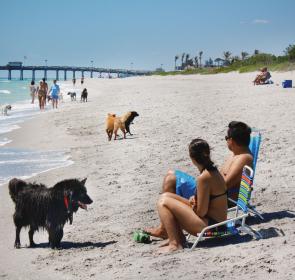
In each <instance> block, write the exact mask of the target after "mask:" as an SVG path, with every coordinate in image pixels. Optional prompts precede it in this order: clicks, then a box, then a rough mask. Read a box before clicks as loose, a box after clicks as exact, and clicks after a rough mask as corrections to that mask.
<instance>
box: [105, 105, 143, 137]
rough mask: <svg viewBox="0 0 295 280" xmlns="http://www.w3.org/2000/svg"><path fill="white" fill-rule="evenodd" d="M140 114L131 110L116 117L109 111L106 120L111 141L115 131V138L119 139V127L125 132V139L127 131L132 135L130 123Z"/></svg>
mask: <svg viewBox="0 0 295 280" xmlns="http://www.w3.org/2000/svg"><path fill="white" fill-rule="evenodd" d="M138 116H139V115H138V113H137V112H135V111H130V112H128V113H126V114H125V115H123V116H122V117H116V115H115V114H110V113H109V114H108V116H107V120H106V132H107V135H108V139H109V141H111V140H112V136H113V133H114V134H115V138H114V140H116V139H117V136H118V130H119V128H120V129H121V131H122V132H123V137H124V139H126V133H127V132H128V133H129V134H130V135H132V133H131V132H130V124H131V123H132V121H133V120H134V118H135V117H138Z"/></svg>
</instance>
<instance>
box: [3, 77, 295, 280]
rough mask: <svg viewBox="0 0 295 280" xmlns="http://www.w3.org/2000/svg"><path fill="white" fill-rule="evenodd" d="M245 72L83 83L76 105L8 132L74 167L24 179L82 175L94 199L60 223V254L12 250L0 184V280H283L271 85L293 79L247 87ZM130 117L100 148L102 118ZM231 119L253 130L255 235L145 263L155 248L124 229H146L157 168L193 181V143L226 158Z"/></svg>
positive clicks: (281, 100)
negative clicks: (125, 132)
mask: <svg viewBox="0 0 295 280" xmlns="http://www.w3.org/2000/svg"><path fill="white" fill-rule="evenodd" d="M255 74H256V73H247V74H238V73H229V74H218V75H187V76H182V75H179V76H167V77H160V76H150V77H134V78H126V79H86V80H85V84H84V85H85V87H87V90H88V92H89V97H88V100H89V102H87V103H80V102H78V101H77V102H71V101H67V102H65V103H63V104H61V106H60V108H59V109H58V110H51V111H48V112H45V113H40V114H39V115H38V116H37V117H36V118H34V119H31V120H29V121H27V122H25V123H23V124H22V125H21V128H20V129H18V130H14V131H13V132H11V133H9V134H8V137H9V139H12V140H13V141H12V142H11V143H9V144H8V145H7V147H14V148H30V149H32V148H34V149H37V150H66V151H68V153H69V155H70V156H71V160H73V161H74V164H72V165H70V166H67V167H65V168H59V169H55V170H51V171H49V172H45V173H42V174H39V175H37V176H35V177H32V178H30V179H28V180H27V181H29V182H33V181H36V182H42V183H44V184H46V185H47V186H53V185H54V184H55V183H56V182H58V181H60V180H63V179H66V178H80V179H82V178H85V177H87V182H86V187H87V190H88V194H89V195H90V196H91V198H92V199H93V200H94V203H93V204H92V205H90V206H89V208H88V211H84V210H82V209H80V210H79V211H78V213H77V214H76V215H74V221H73V225H69V224H66V225H65V228H64V230H65V235H64V238H63V240H62V245H63V249H62V250H51V249H49V248H48V247H47V243H46V242H47V233H45V232H42V231H40V232H38V233H36V234H35V241H36V243H40V246H38V247H37V248H34V249H31V248H26V245H28V243H29V240H28V235H27V230H23V231H22V234H21V243H22V246H23V247H22V248H21V249H19V250H17V249H14V248H13V244H14V238H15V229H14V224H13V220H12V215H13V211H14V205H13V202H12V200H11V198H10V196H9V194H8V188H7V185H3V186H1V187H0V219H1V227H0V250H1V255H0V279H49V280H50V279H84V280H85V279H220V278H223V279H250V278H254V277H255V279H258V280H260V279H261V280H262V279H290V280H291V279H294V277H295V261H294V258H295V238H294V236H295V223H294V221H295V212H294V210H295V206H294V205H295V204H294V201H295V193H294V187H295V186H294V184H295V183H294V177H295V143H294V139H295V129H294V124H295V114H294V107H295V89H294V88H291V89H283V88H282V87H281V82H282V81H283V80H284V79H293V81H294V80H295V72H284V73H275V72H274V73H272V78H273V80H274V82H275V84H273V85H265V86H253V84H252V82H251V81H252V80H253V79H254V77H255ZM133 110H134V111H137V112H138V113H139V117H138V118H136V119H135V120H134V124H133V125H131V131H132V132H133V133H134V135H133V136H127V139H126V140H118V141H111V142H109V141H108V140H107V135H106V133H105V118H106V115H107V113H116V114H118V115H122V114H124V113H125V112H127V111H133ZM232 120H240V121H243V122H246V123H247V124H248V125H249V126H251V127H253V128H256V129H258V130H260V131H261V133H262V143H261V148H260V153H259V159H258V163H257V169H256V175H255V184H254V193H253V200H252V201H253V202H254V203H255V204H256V205H257V209H258V210H259V211H260V212H262V213H264V214H263V215H264V218H265V220H264V221H261V220H259V219H254V218H253V219H251V220H250V221H249V223H250V224H251V225H252V226H253V227H254V228H255V229H257V230H258V231H259V232H260V233H261V234H262V235H263V236H264V238H263V239H261V240H258V241H256V240H253V239H252V238H251V237H249V236H246V235H245V236H241V237H238V236H234V237H229V238H224V239H218V240H209V241H204V242H201V243H200V244H199V246H198V247H197V248H196V249H195V250H194V251H193V252H191V251H189V250H188V249H184V250H182V251H179V252H176V253H171V254H167V255H160V256H158V255H156V254H155V251H156V250H157V248H158V246H159V242H158V241H156V240H155V241H153V242H152V243H151V244H139V243H135V242H134V241H133V240H132V233H133V231H134V230H135V229H139V228H144V227H146V226H154V225H157V224H158V221H159V219H158V214H157V211H156V201H157V198H158V195H159V193H160V191H161V184H162V179H163V176H164V175H165V173H166V172H167V170H168V169H176V168H177V169H180V170H183V171H185V172H188V173H189V174H192V175H195V176H197V175H198V174H197V172H196V170H195V168H194V167H193V165H192V163H191V161H190V159H189V156H188V143H189V142H190V141H191V140H192V139H193V138H196V137H201V138H204V139H206V140H207V141H208V142H209V144H210V145H211V147H212V158H213V160H214V161H215V163H216V164H217V165H219V166H220V165H221V164H222V163H223V160H224V158H225V157H226V156H227V155H228V150H227V146H226V142H225V140H224V136H225V135H226V130H227V125H228V123H229V122H230V121H232Z"/></svg>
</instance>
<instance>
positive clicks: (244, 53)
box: [241, 52, 249, 60]
mask: <svg viewBox="0 0 295 280" xmlns="http://www.w3.org/2000/svg"><path fill="white" fill-rule="evenodd" d="M248 55H249V54H248V53H247V52H241V58H242V60H245V59H246V58H247V56H248Z"/></svg>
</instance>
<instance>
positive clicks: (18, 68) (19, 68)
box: [0, 65, 152, 80]
mask: <svg viewBox="0 0 295 280" xmlns="http://www.w3.org/2000/svg"><path fill="white" fill-rule="evenodd" d="M0 70H6V71H8V80H11V77H12V71H20V76H19V77H20V80H23V79H24V71H32V80H35V77H36V71H44V75H43V77H44V78H45V79H47V72H48V71H55V72H56V80H59V78H60V76H59V74H60V72H63V74H64V75H63V79H64V80H67V73H68V72H72V78H73V79H75V78H76V72H81V77H83V78H84V74H85V72H88V73H90V77H91V78H93V73H99V77H101V76H102V73H107V74H109V75H110V74H117V75H118V77H122V76H143V75H150V74H151V73H152V71H144V70H128V69H113V68H98V67H75V66H12V65H4V66H0Z"/></svg>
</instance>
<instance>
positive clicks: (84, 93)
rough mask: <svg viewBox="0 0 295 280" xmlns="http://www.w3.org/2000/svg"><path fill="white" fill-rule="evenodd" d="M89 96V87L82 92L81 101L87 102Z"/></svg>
mask: <svg viewBox="0 0 295 280" xmlns="http://www.w3.org/2000/svg"><path fill="white" fill-rule="evenodd" d="M87 96H88V92H87V89H86V88H84V89H83V91H82V93H81V102H82V101H83V102H87Z"/></svg>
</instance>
